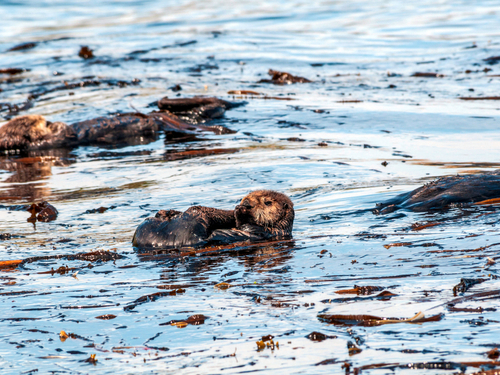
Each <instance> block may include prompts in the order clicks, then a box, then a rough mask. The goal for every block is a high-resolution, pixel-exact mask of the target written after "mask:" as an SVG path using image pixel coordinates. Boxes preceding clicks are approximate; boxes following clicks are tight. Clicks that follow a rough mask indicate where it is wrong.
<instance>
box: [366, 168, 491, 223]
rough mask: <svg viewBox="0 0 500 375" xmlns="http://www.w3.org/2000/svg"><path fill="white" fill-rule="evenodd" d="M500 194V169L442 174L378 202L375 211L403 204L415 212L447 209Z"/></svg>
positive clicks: (391, 209)
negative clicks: (462, 173)
mask: <svg viewBox="0 0 500 375" xmlns="http://www.w3.org/2000/svg"><path fill="white" fill-rule="evenodd" d="M498 198H500V170H496V171H493V172H486V173H480V174H472V175H464V176H451V177H442V178H439V179H437V180H436V181H433V182H430V183H428V184H426V185H424V186H421V187H419V188H418V189H415V190H413V191H410V192H409V193H404V194H400V195H398V196H396V197H394V198H392V199H389V200H388V201H387V202H384V203H379V204H377V207H376V208H375V209H374V210H373V212H374V213H375V214H387V213H390V212H393V211H396V210H398V209H400V208H405V209H409V210H411V211H415V212H423V211H429V210H443V209H446V208H449V207H454V206H470V205H471V204H476V203H483V202H484V201H487V200H491V199H498ZM499 201H500V200H499ZM484 203H486V202H484Z"/></svg>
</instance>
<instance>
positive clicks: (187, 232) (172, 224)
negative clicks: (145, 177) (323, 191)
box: [132, 190, 294, 248]
mask: <svg viewBox="0 0 500 375" xmlns="http://www.w3.org/2000/svg"><path fill="white" fill-rule="evenodd" d="M293 220H294V210H293V203H292V201H291V200H290V198H288V197H287V196H286V195H284V194H281V193H277V192H275V191H271V190H258V191H254V192H252V193H250V194H248V195H247V196H246V197H245V198H243V199H242V201H241V203H240V204H239V205H237V206H236V208H235V209H234V210H230V211H227V210H219V209H216V208H211V207H202V206H194V207H190V208H189V209H188V210H187V211H185V212H183V213H181V212H179V211H174V210H169V211H165V210H161V211H159V212H158V213H157V214H156V216H155V217H154V218H148V219H146V220H145V221H144V222H143V223H142V224H141V225H139V227H138V228H137V230H136V232H135V234H134V238H133V240H132V242H133V244H134V246H136V247H139V248H151V247H160V248H168V247H185V246H203V245H206V244H209V243H230V242H237V241H247V240H252V241H257V240H263V239H270V238H286V237H290V236H291V234H292V229H293Z"/></svg>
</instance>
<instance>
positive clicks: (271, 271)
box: [0, 1, 500, 374]
mask: <svg viewBox="0 0 500 375" xmlns="http://www.w3.org/2000/svg"><path fill="white" fill-rule="evenodd" d="M499 16H500V6H499V4H498V2H496V1H478V2H474V3H470V2H465V1H454V2H452V1H433V2H430V1H423V2H419V3H418V4H416V3H415V4H411V3H404V2H397V1H375V2H373V1H371V2H369V1H350V2H347V1H322V2H319V1H318V2H302V1H287V2H285V1H267V2H261V3H256V2H250V1H238V2H220V1H206V2H202V3H200V2H193V1H176V2H173V1H172V2H171V1H165V2H155V1H102V2H86V1H72V2H69V1H38V2H35V1H3V2H1V4H0V19H1V20H2V21H1V22H0V69H7V68H18V69H23V70H24V71H23V72H22V73H19V74H15V75H10V74H4V73H0V117H1V118H3V120H2V121H1V122H0V125H2V124H3V123H4V121H7V120H8V119H9V118H12V117H13V116H15V115H23V114H40V115H43V116H45V117H46V118H47V119H49V120H50V121H64V122H66V123H74V122H77V121H82V120H86V119H91V118H94V117H98V116H102V115H109V114H115V113H124V112H135V111H136V110H138V111H144V112H146V111H150V110H152V109H154V102H155V101H156V100H158V99H160V98H162V97H164V96H168V97H177V96H179V97H192V96H196V95H203V96H217V97H220V98H222V99H225V100H230V101H245V102H246V104H245V105H244V106H240V107H237V108H234V109H232V110H229V111H227V112H226V114H225V116H224V117H223V118H222V119H219V120H216V121H214V122H213V124H220V125H224V126H227V127H228V128H231V129H232V130H234V131H236V133H234V134H226V135H214V134H211V133H204V134H200V135H199V136H197V137H196V139H187V140H185V141H183V142H174V141H172V140H171V139H169V138H168V137H165V136H164V135H161V136H160V137H159V138H158V139H156V140H152V141H151V140H147V139H138V140H137V141H136V144H133V145H127V146H126V147H113V148H111V147H108V148H98V147H79V148H75V149H73V150H52V151H50V152H42V153H32V154H30V155H23V154H5V155H2V156H0V234H2V233H4V234H5V233H10V234H11V238H10V239H5V240H0V253H1V258H0V260H2V261H6V260H21V259H26V258H30V257H44V256H48V257H50V256H53V255H61V256H63V255H64V256H65V255H71V254H75V253H82V252H89V251H96V250H109V251H111V252H116V253H117V254H119V255H122V256H123V258H122V259H118V260H116V261H108V262H95V263H93V264H91V267H89V262H88V261H81V260H70V259H68V258H64V257H63V258H60V259H57V258H54V257H51V258H46V259H39V260H37V261H33V262H28V263H25V264H24V265H22V266H20V267H17V268H8V267H6V268H3V269H0V271H1V272H0V284H2V285H0V289H1V290H0V298H1V306H2V307H1V311H2V318H1V322H0V325H1V326H2V329H1V333H0V365H1V368H2V373H6V374H7V373H9V374H10V373H12V374H18V373H30V371H34V370H36V369H37V370H38V373H90V372H97V373H110V374H116V373H120V374H121V373H123V374H128V373H186V374H191V373H193V374H198V373H246V372H254V371H255V372H257V371H259V372H261V371H265V372H271V371H273V372H278V373H294V374H295V373H307V374H308V373H344V372H346V370H345V368H346V367H348V368H349V370H347V371H350V372H353V373H355V372H354V371H357V372H358V373H359V372H361V373H367V374H386V373H388V372H395V373H411V374H420V373H422V374H424V373H425V374H430V373H432V374H434V373H459V372H464V373H467V374H471V373H474V372H478V371H480V370H481V369H483V370H487V369H492V368H494V367H495V364H492V363H491V362H492V360H491V359H489V358H488V357H487V356H486V354H485V353H486V352H488V351H490V350H492V349H493V348H495V347H498V346H499V345H500V341H499V339H498V337H499V332H500V328H499V321H500V319H499V314H498V309H499V308H500V306H499V302H498V294H495V293H496V291H497V290H498V289H500V283H499V281H498V280H497V275H498V265H497V264H496V263H495V262H496V260H497V258H499V255H498V247H499V245H498V243H499V242H500V241H499V233H498V224H497V223H498V219H499V216H498V212H497V211H496V208H495V206H490V207H478V208H475V209H470V210H469V209H458V208H457V209H452V210H449V211H447V212H438V213H413V212H409V211H397V212H395V213H393V214H390V215H382V216H377V215H374V214H373V213H372V212H371V210H372V209H373V208H374V207H375V205H376V203H378V202H383V201H385V200H387V199H389V198H392V197H394V196H395V195H397V194H399V193H401V192H406V191H410V190H412V189H414V188H416V187H418V186H420V185H422V184H424V183H426V182H429V181H432V180H433V179H435V178H436V177H438V176H447V175H455V174H457V173H460V174H461V173H475V172H482V171H489V170H494V169H496V168H498V165H499V164H500V159H499V156H498V149H499V148H500V133H499V132H498V127H499V109H500V101H498V100H464V99H461V98H474V99H480V98H485V97H495V96H498V89H499V87H500V86H499V83H500V70H499V69H500V68H499V67H500V59H497V60H495V59H490V58H491V57H496V56H499V55H500V31H499V29H498V20H499ZM24 43H34V45H32V46H31V47H32V48H27V49H21V50H15V51H9V50H10V49H12V48H13V47H15V46H18V45H20V44H24ZM81 46H89V48H91V49H92V50H93V53H94V55H95V57H94V58H92V59H82V58H80V57H79V56H78V52H79V50H80V48H81ZM496 61H499V64H495V62H496ZM269 69H273V70H278V71H285V72H289V73H291V74H294V75H298V76H302V77H305V78H308V79H309V80H311V81H313V82H311V83H302V84H301V83H297V84H291V85H273V84H269V83H259V81H260V80H262V79H268V78H269V75H268V70H269ZM0 71H1V70H0ZM416 73H431V74H432V75H433V76H431V77H429V76H425V75H422V74H416ZM134 79H135V81H134ZM89 81H94V82H97V83H96V84H92V85H90V84H82V85H81V84H80V83H81V82H89ZM176 85H180V86H181V88H182V90H180V91H174V90H172V87H174V86H176ZM235 90H251V91H255V92H258V93H260V94H261V95H246V96H245V95H235V94H232V93H231V92H234V91H235ZM151 103H153V104H151ZM325 145H326V146H325ZM121 146H123V145H121ZM191 150H198V151H200V150H202V151H200V152H198V153H195V155H199V156H195V157H186V156H185V155H186V154H189V153H186V152H185V151H191ZM172 155H175V156H174V157H173V156H172ZM384 162H387V164H386V163H384ZM382 163H384V164H382ZM257 189H272V190H277V191H281V192H283V193H285V194H287V195H289V196H290V198H291V199H292V201H293V202H294V205H295V211H296V219H295V223H294V232H293V237H294V239H293V241H283V242H278V243H266V244H247V245H242V246H241V247H237V248H235V249H229V250H219V251H200V252H198V253H196V254H193V253H186V252H184V253H182V252H181V253H180V254H179V253H165V254H152V253H144V252H140V251H138V250H137V249H134V248H133V247H132V244H131V239H132V236H133V233H134V231H135V228H136V227H137V226H138V225H139V224H140V223H141V222H142V221H143V220H144V218H145V217H147V216H150V215H154V213H155V212H156V211H158V210H159V209H168V208H172V209H178V210H185V209H187V208H188V207H189V206H192V205H194V204H200V205H205V206H213V207H219V208H225V209H230V208H232V207H234V206H235V205H236V204H237V203H238V202H239V200H241V198H242V197H243V196H245V195H246V194H247V193H248V192H250V191H252V190H257ZM42 200H47V201H49V202H50V203H51V204H53V205H54V206H55V207H56V208H57V209H58V211H59V215H58V217H57V220H55V221H52V222H49V223H42V222H36V223H32V222H29V221H27V219H28V218H29V213H28V212H25V211H23V210H14V209H13V208H15V207H17V206H19V205H26V204H31V203H33V202H39V201H42ZM99 207H105V208H108V209H107V210H105V212H102V213H99V212H97V213H89V212H88V211H91V210H94V209H97V208H99ZM429 223H431V224H436V225H431V226H428V227H425V228H418V227H419V225H425V224H429ZM412 225H413V227H412ZM412 228H413V229H415V228H417V229H419V230H412ZM489 259H491V261H490V260H489ZM492 262H493V263H492ZM62 266H67V267H68V269H66V270H62V269H60V272H59V273H58V272H50V271H51V269H53V270H57V269H58V268H59V267H62ZM461 279H484V280H483V282H481V283H479V284H476V285H474V286H473V287H471V288H470V289H469V290H468V291H466V292H464V293H458V294H457V295H454V292H453V287H454V286H455V285H457V284H458V283H459V282H460V281H461ZM220 282H227V283H229V284H231V287H230V288H228V289H220V288H219V287H215V285H217V284H218V283H220ZM355 285H358V286H377V287H380V290H387V291H389V292H391V293H393V294H394V295H393V296H385V297H378V298H373V297H374V296H376V295H377V294H378V293H380V291H377V292H375V293H373V294H371V295H359V296H358V295H352V294H338V293H336V291H339V290H344V289H351V288H353V287H354V286H355ZM483 292H485V293H489V294H485V295H482V296H481V295H476V294H478V293H483ZM157 293H160V294H157ZM475 295H476V296H475ZM147 296H149V297H147ZM459 297H467V298H469V299H467V298H465V299H464V300H463V301H462V302H461V303H456V302H455V303H454V306H453V307H454V308H455V309H454V308H453V307H450V305H449V302H450V301H452V300H454V299H455V298H459ZM135 304H137V305H135ZM418 312H422V313H424V314H425V316H426V317H429V316H436V315H438V314H443V315H442V316H440V320H438V321H428V322H423V323H419V324H415V323H405V322H402V323H397V324H396V323H394V324H384V325H373V326H363V325H349V324H352V323H353V322H352V321H351V322H347V323H345V322H344V324H339V323H337V324H329V323H327V322H325V321H323V320H321V319H320V317H321V316H322V315H325V314H330V315H335V314H336V315H373V316H378V317H394V318H404V319H407V318H411V317H413V316H414V315H415V314H416V313H418ZM106 314H112V315H115V316H116V317H115V318H113V319H109V320H103V319H98V318H96V317H98V316H99V317H100V316H102V315H106ZM196 314H203V315H204V316H206V317H208V318H207V319H205V320H204V321H203V323H202V324H188V325H187V326H185V327H183V326H184V324H178V325H177V326H176V325H171V324H168V323H169V322H171V321H173V320H185V319H186V318H188V317H189V316H192V315H196ZM436 320H437V318H436ZM197 322H198V323H201V321H200V320H199V319H198V321H197ZM165 323H166V324H165ZM178 326H180V327H183V328H178ZM61 331H65V332H66V333H68V334H69V333H72V334H73V335H72V336H71V335H70V337H69V338H67V339H61V336H60V332H61ZM311 332H321V333H323V334H325V335H328V336H332V337H333V336H335V338H329V339H326V340H324V341H321V342H318V341H313V340H310V339H309V338H307V337H306V336H308V335H309V334H310V333H311ZM267 335H272V336H274V338H273V340H274V342H275V343H276V342H279V347H278V345H275V346H274V348H272V347H265V348H263V349H259V347H258V345H257V344H256V342H257V341H260V340H261V338H262V336H267ZM353 345H354V346H355V347H356V348H358V349H360V350H361V351H360V352H358V350H353V349H352V348H353ZM349 348H351V350H349ZM93 354H95V355H96V357H95V359H96V360H97V362H95V363H89V362H85V360H86V359H88V358H89V357H90V356H91V355H93ZM342 366H343V367H342Z"/></svg>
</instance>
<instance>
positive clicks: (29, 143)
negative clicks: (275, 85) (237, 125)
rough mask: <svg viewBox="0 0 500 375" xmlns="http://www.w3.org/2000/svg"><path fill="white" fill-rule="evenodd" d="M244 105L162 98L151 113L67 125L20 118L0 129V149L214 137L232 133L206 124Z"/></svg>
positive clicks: (204, 100) (41, 117)
mask: <svg viewBox="0 0 500 375" xmlns="http://www.w3.org/2000/svg"><path fill="white" fill-rule="evenodd" d="M237 105H241V103H230V102H226V101H224V100H221V99H217V98H203V97H194V98H181V99H168V98H163V99H161V100H159V101H158V108H159V109H160V111H153V112H150V113H148V114H143V113H125V114H119V115H116V116H111V117H98V118H95V119H92V120H86V121H81V122H77V123H75V124H72V125H67V124H65V123H62V122H49V121H47V120H46V119H45V118H44V117H43V116H40V115H27V116H20V117H16V118H14V119H12V120H11V121H9V122H8V123H7V124H5V125H3V126H2V127H0V150H23V151H29V150H42V149H51V148H59V147H65V148H73V147H77V146H83V145H117V144H120V143H126V142H127V140H128V139H131V138H134V137H138V136H154V135H155V134H157V133H158V132H159V131H161V130H163V131H166V132H173V133H196V132H199V131H211V132H214V133H215V134H226V133H232V132H233V131H232V130H230V129H228V128H225V127H224V126H220V125H216V126H208V125H203V124H204V123H205V122H207V121H210V120H212V119H214V118H218V117H221V116H222V115H223V114H224V111H225V109H228V108H232V107H235V106H237Z"/></svg>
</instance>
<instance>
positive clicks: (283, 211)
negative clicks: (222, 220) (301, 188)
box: [234, 190, 295, 234]
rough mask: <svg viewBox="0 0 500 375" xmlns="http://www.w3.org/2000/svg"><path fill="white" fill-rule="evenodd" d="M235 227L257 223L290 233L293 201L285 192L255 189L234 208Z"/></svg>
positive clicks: (273, 229) (270, 228)
mask: <svg viewBox="0 0 500 375" xmlns="http://www.w3.org/2000/svg"><path fill="white" fill-rule="evenodd" d="M234 215H235V218H236V227H237V228H238V227H241V226H242V225H244V224H252V225H257V226H259V227H263V228H265V229H268V230H270V231H275V230H279V231H283V232H284V233H286V234H291V232H292V227H293V219H294V216H295V213H294V210H293V203H292V201H291V200H290V198H288V197H287V196H286V195H285V194H281V193H278V192H276V191H271V190H257V191H254V192H252V193H250V194H248V195H247V196H246V197H245V198H243V199H242V201H241V202H240V204H239V205H237V206H236V208H235V210H234Z"/></svg>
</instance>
